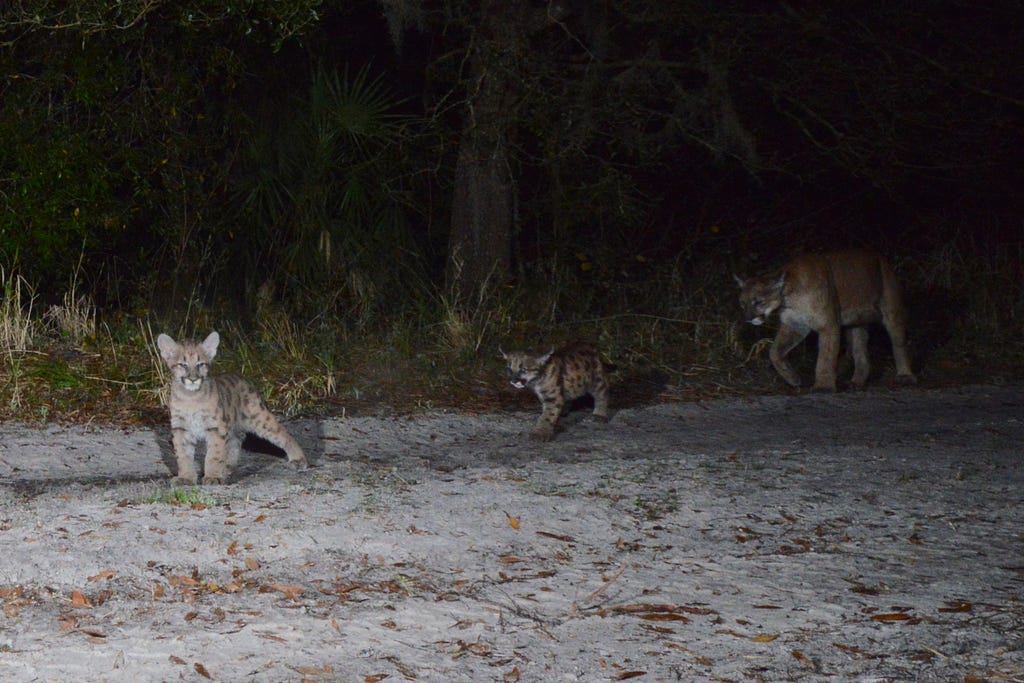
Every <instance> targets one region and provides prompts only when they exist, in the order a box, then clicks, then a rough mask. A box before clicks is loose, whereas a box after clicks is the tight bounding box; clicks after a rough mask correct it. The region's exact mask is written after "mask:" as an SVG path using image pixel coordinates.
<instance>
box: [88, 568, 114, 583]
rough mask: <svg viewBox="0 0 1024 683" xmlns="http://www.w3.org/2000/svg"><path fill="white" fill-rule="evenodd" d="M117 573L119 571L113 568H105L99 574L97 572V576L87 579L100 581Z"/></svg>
mask: <svg viewBox="0 0 1024 683" xmlns="http://www.w3.org/2000/svg"><path fill="white" fill-rule="evenodd" d="M116 575H117V572H116V571H114V570H113V569H104V570H103V571H101V572H100V573H99V574H96V575H95V576H90V577H88V578H87V579H86V581H99V580H101V579H111V578H113V577H114V576H116Z"/></svg>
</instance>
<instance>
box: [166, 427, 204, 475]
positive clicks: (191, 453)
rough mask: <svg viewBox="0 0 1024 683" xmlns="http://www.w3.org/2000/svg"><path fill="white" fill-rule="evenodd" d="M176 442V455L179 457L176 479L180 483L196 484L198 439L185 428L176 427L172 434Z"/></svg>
mask: <svg viewBox="0 0 1024 683" xmlns="http://www.w3.org/2000/svg"><path fill="white" fill-rule="evenodd" d="M171 442H172V443H173V444H174V455H175V457H176V458H177V459H178V476H176V477H175V478H174V481H175V482H176V483H179V484H189V485H195V483H196V480H197V479H198V476H197V475H196V440H195V438H194V437H193V436H192V434H191V433H189V432H188V431H187V430H185V429H181V428H174V430H173V432H172V434H171Z"/></svg>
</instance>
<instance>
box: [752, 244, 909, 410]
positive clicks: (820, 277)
mask: <svg viewBox="0 0 1024 683" xmlns="http://www.w3.org/2000/svg"><path fill="white" fill-rule="evenodd" d="M736 281H737V283H738V284H739V285H740V305H741V306H742V307H743V313H744V316H745V317H746V319H747V320H748V321H749V322H751V323H753V324H755V325H761V324H763V323H764V322H766V321H767V319H768V317H769V316H771V315H772V314H773V313H775V312H778V314H779V331H778V334H776V336H775V342H774V343H773V344H772V348H771V351H770V352H769V357H770V358H771V361H772V365H774V366H775V369H776V370H777V371H778V373H779V374H780V375H782V378H783V379H784V380H786V382H788V383H789V384H790V385H792V386H794V387H798V386H800V377H799V375H797V373H796V371H795V370H793V367H792V366H791V365H790V364H789V363H788V362H787V361H786V354H788V353H789V352H790V351H791V350H792V349H793V348H794V347H795V346H796V345H797V344H799V343H800V342H801V341H803V339H804V337H806V336H807V335H808V334H809V333H810V332H812V331H813V332H817V333H818V362H817V365H816V367H815V371H814V387H813V388H814V389H815V390H818V391H835V390H836V373H837V367H838V363H839V332H840V329H842V328H844V327H845V328H847V330H846V334H847V343H848V344H849V347H850V352H851V355H852V356H853V362H854V371H853V378H852V380H851V381H852V383H853V385H854V386H856V387H858V388H859V387H863V386H864V383H865V382H866V381H867V379H868V374H869V373H870V372H871V365H870V362H869V360H868V351H867V341H868V330H867V325H868V324H870V323H874V322H879V323H881V324H882V325H883V326H884V327H885V329H886V331H887V332H888V333H889V339H890V340H891V341H892V352H893V359H894V361H895V363H896V375H897V381H899V382H901V383H906V384H912V383H914V382H916V381H917V380H916V378H915V377H914V374H913V372H911V370H910V359H909V357H908V355H907V344H906V329H907V321H906V310H905V309H904V306H903V295H902V291H901V288H900V284H899V281H898V280H897V279H896V274H895V272H894V271H893V269H892V266H891V265H890V264H889V262H888V261H886V260H885V259H884V258H882V257H881V256H879V255H878V254H875V253H873V252H870V251H863V250H857V251H836V252H830V253H826V254H802V255H800V256H797V257H796V258H795V259H793V260H792V261H790V262H789V264H787V265H786V266H785V267H784V268H783V269H782V271H781V272H780V273H776V274H773V275H769V276H765V277H760V278H750V279H747V280H744V279H742V278H739V277H737V278H736Z"/></svg>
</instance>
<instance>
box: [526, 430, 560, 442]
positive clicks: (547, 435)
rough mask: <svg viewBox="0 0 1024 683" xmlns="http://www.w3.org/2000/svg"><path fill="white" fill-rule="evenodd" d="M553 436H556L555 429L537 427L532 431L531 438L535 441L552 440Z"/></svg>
mask: <svg viewBox="0 0 1024 683" xmlns="http://www.w3.org/2000/svg"><path fill="white" fill-rule="evenodd" d="M553 438H555V430H553V429H535V430H533V431H532V432H530V439H532V440H533V441H551V439H553Z"/></svg>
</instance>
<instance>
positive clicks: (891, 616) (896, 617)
mask: <svg viewBox="0 0 1024 683" xmlns="http://www.w3.org/2000/svg"><path fill="white" fill-rule="evenodd" d="M871 618H872V619H873V620H874V621H906V620H907V619H909V618H910V615H909V614H903V613H902V612H891V613H887V614H876V615H874V616H872V617H871Z"/></svg>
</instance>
